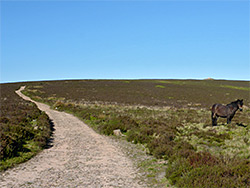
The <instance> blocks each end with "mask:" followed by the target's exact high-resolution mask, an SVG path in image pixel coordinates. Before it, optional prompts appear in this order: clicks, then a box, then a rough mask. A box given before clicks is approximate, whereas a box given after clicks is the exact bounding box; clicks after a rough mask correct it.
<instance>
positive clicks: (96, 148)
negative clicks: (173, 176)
mask: <svg viewBox="0 0 250 188" xmlns="http://www.w3.org/2000/svg"><path fill="white" fill-rule="evenodd" d="M23 89H24V87H21V88H20V89H19V90H18V91H17V92H16V93H17V94H18V95H19V96H21V97H22V98H24V99H26V100H30V101H32V100H31V99H30V98H28V97H26V96H24V95H23V94H22V93H21V90H23ZM32 102H34V103H36V104H37V106H38V108H39V109H41V110H42V111H45V112H46V113H47V114H48V116H49V117H50V119H51V120H52V121H53V123H54V125H55V127H54V128H55V131H54V134H53V139H54V141H53V143H52V144H53V147H51V148H49V149H45V150H43V151H42V152H40V153H39V154H38V155H36V156H35V157H34V158H32V159H31V160H29V161H27V162H26V163H23V164H20V165H18V166H17V167H15V168H13V169H9V170H7V171H5V172H4V173H2V174H0V175H1V177H0V187H13V188H20V187H25V188H26V187H34V188H38V187H49V188H51V187H60V188H63V187H84V188H87V187H91V188H95V187H126V188H127V187H130V188H132V187H146V186H145V184H144V183H143V182H141V181H140V180H139V178H138V177H137V174H138V173H137V171H138V170H137V169H136V168H135V167H134V166H133V163H132V161H131V160H130V159H129V158H128V157H127V156H126V155H125V154H124V153H123V151H122V150H121V149H120V148H118V147H115V144H113V142H114V141H113V140H112V139H109V138H108V137H106V136H102V135H99V134H97V133H96V132H94V131H93V130H92V129H91V128H89V127H88V126H87V125H86V124H84V123H83V122H82V121H80V120H79V119H78V118H76V117H74V116H73V115H71V114H67V113H64V112H58V111H55V110H52V109H50V107H49V106H48V105H45V104H42V103H38V102H35V101H32Z"/></svg>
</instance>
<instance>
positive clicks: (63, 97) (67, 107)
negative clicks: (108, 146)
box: [1, 80, 250, 187]
mask: <svg viewBox="0 0 250 188" xmlns="http://www.w3.org/2000/svg"><path fill="white" fill-rule="evenodd" d="M22 84H23V85H26V86H27V87H26V89H25V90H24V91H23V93H24V94H25V95H27V96H30V97H31V98H32V99H34V100H37V101H40V102H44V103H47V104H49V105H50V106H51V107H52V108H54V109H56V110H60V111H66V112H69V113H72V114H74V115H75V116H77V117H78V118H79V119H82V120H83V121H85V122H86V123H87V124H88V125H90V126H91V127H92V128H93V129H94V130H96V131H98V132H99V133H101V134H106V135H113V131H114V130H116V129H120V130H121V132H122V134H123V135H125V136H124V137H123V138H125V139H126V140H127V141H129V142H132V143H134V144H139V145H142V146H143V147H144V148H145V150H146V152H147V153H148V154H149V155H152V156H154V157H155V158H157V159H161V160H165V161H167V165H166V166H164V168H166V170H165V178H166V179H168V180H169V181H170V182H171V184H173V185H175V186H176V187H249V186H250V174H249V171H250V163H249V161H250V133H249V126H250V110H249V107H250V95H249V93H250V87H249V82H246V81H226V80H63V81H44V82H29V83H22ZM7 85H8V84H7ZM1 87H3V85H1ZM15 87H17V85H16V86H15ZM15 89H16V88H14V87H13V88H12V90H13V92H14V90H15ZM1 98H2V97H1ZM13 98H15V97H14V96H13ZM236 99H243V100H244V109H243V112H237V113H236V115H235V117H234V119H233V120H232V123H231V124H230V125H227V124H226V120H225V119H219V120H218V126H212V124H211V117H210V116H211V112H210V108H211V106H212V105H213V104H214V103H222V104H228V103H230V102H232V101H234V100H236ZM13 131H15V130H13ZM150 170H154V169H153V168H150Z"/></svg>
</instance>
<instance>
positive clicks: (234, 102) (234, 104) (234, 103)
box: [227, 99, 239, 106]
mask: <svg viewBox="0 0 250 188" xmlns="http://www.w3.org/2000/svg"><path fill="white" fill-rule="evenodd" d="M238 101H239V99H238V100H237V101H233V102H231V103H230V104H227V106H229V105H233V106H237V103H238Z"/></svg>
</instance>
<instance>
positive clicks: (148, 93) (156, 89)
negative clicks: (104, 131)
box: [32, 80, 250, 108]
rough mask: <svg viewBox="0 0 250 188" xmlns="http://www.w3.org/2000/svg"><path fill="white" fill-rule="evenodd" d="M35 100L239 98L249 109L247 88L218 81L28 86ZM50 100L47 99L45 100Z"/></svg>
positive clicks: (172, 102)
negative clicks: (36, 97) (30, 87)
mask: <svg viewBox="0 0 250 188" xmlns="http://www.w3.org/2000/svg"><path fill="white" fill-rule="evenodd" d="M32 84H33V85H34V86H36V88H33V90H34V92H36V90H37V91H38V92H40V93H38V92H36V95H37V96H41V97H43V98H46V100H48V101H49V100H53V97H54V98H62V99H65V100H72V101H74V102H79V103H85V102H91V103H95V102H100V103H108V104H109V103H118V104H127V105H146V106H158V107H159V106H170V107H178V108H183V107H205V108H209V107H210V106H211V105H212V104H213V103H230V102H231V101H233V100H234V99H237V98H243V99H244V103H245V104H246V105H248V106H250V99H249V98H250V97H249V92H250V85H249V82H242V81H220V80H74V81H50V82H41V83H32ZM49 97H50V98H49Z"/></svg>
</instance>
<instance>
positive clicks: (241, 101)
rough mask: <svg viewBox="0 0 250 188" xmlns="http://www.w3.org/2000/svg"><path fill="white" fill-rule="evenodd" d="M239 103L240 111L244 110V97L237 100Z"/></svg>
mask: <svg viewBox="0 0 250 188" xmlns="http://www.w3.org/2000/svg"><path fill="white" fill-rule="evenodd" d="M237 105H238V107H239V109H240V111H242V110H243V109H242V107H243V99H242V100H240V99H238V100H237Z"/></svg>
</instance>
